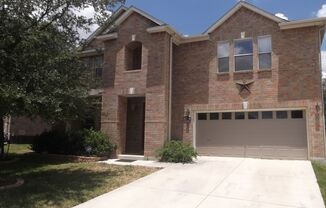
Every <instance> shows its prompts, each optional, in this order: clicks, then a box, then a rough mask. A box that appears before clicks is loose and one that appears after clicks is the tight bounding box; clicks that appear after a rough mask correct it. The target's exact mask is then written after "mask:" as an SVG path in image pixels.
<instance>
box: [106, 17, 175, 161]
mask: <svg viewBox="0 0 326 208" xmlns="http://www.w3.org/2000/svg"><path fill="white" fill-rule="evenodd" d="M153 26H156V24H155V23H153V22H152V21H150V20H148V19H146V18H144V17H143V16H141V15H139V14H136V13H134V14H132V15H131V16H129V17H128V18H127V20H125V21H124V22H123V23H122V24H121V25H119V27H118V28H117V33H118V39H116V40H111V41H106V42H105V52H104V72H103V81H104V93H103V98H102V102H103V103H102V106H103V108H102V130H104V131H106V132H107V133H108V134H109V135H110V137H111V138H112V140H113V141H115V142H116V143H117V144H118V153H122V152H124V150H125V146H124V145H125V137H126V118H127V115H126V114H127V112H126V97H129V96H130V95H129V94H128V89H129V88H134V89H135V94H134V95H132V96H140V97H141V96H142V97H145V141H144V142H145V145H144V146H145V148H144V154H145V155H146V156H152V155H153V154H154V151H155V149H157V148H158V147H160V146H161V145H162V144H163V143H164V141H165V139H166V137H167V125H168V117H167V115H168V91H167V90H168V79H167V77H168V73H169V71H168V70H169V64H168V63H169V40H170V38H169V35H168V34H166V33H158V34H149V33H148V32H147V31H146V29H147V28H149V27H153ZM132 35H135V36H136V41H139V42H141V43H142V67H141V70H136V71H126V62H125V46H126V45H128V44H129V43H130V42H131V41H132Z"/></svg>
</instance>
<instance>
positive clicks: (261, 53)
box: [257, 35, 273, 71]
mask: <svg viewBox="0 0 326 208" xmlns="http://www.w3.org/2000/svg"><path fill="white" fill-rule="evenodd" d="M267 37H269V38H270V40H271V50H270V52H260V51H259V39H263V38H267ZM257 52H258V69H259V71H264V70H270V69H272V65H273V39H272V36H271V35H262V36H257ZM263 54H270V55H271V67H269V68H260V55H263Z"/></svg>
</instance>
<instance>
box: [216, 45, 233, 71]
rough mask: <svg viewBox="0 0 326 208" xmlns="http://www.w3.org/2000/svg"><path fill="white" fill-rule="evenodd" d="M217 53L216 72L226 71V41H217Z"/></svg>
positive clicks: (227, 64)
mask: <svg viewBox="0 0 326 208" xmlns="http://www.w3.org/2000/svg"><path fill="white" fill-rule="evenodd" d="M217 54H218V72H228V71H229V56H230V44H229V43H228V42H221V43H218V45H217Z"/></svg>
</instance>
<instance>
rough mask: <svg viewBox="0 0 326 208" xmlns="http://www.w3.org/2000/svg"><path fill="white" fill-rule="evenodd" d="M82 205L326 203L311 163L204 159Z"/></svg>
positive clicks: (210, 207) (269, 207)
mask: <svg viewBox="0 0 326 208" xmlns="http://www.w3.org/2000/svg"><path fill="white" fill-rule="evenodd" d="M77 207H78V208H85V207H89V208H101V207H103V208H104V207H105V208H107V207H112V208H130V207H132V208H147V207H149V208H161V207H171V208H179V207H184V208H195V207H196V208H197V207H198V208H216V207H223V208H224V207H227V208H242V207H248V208H249V207H250V208H251V207H254V208H258V207H259V208H260V207H261V208H286V207H291V208H294V207H298V208H299V207H300V208H302V207H311V208H322V207H324V204H323V200H322V196H321V193H320V190H319V187H318V184H317V182H316V177H315V174H314V172H313V169H312V166H311V163H310V162H309V161H287V160H260V159H249V158H216V157H200V158H199V159H198V161H197V162H196V164H189V165H181V164H176V165H171V166H169V167H167V168H165V169H163V170H160V171H158V172H156V173H154V174H151V175H149V176H147V177H144V178H141V179H139V180H137V181H135V182H133V183H130V184H128V185H126V186H123V187H121V188H119V189H116V190H114V191H112V192H109V193H107V194H104V195H102V196H99V197H97V198H95V199H92V200H90V201H88V202H86V203H83V204H81V205H79V206H77Z"/></svg>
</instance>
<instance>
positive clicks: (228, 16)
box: [203, 1, 286, 34]
mask: <svg viewBox="0 0 326 208" xmlns="http://www.w3.org/2000/svg"><path fill="white" fill-rule="evenodd" d="M242 7H245V8H247V9H249V10H251V11H254V12H256V13H258V14H260V15H262V16H264V17H266V18H268V19H271V20H273V21H275V22H277V23H281V22H285V21H286V20H284V19H281V18H279V17H277V16H275V15H273V14H270V13H268V12H266V11H264V10H261V9H259V8H257V7H255V6H253V5H251V4H248V3H246V2H242V1H241V2H239V3H238V4H236V5H235V6H234V7H233V8H232V9H230V10H229V11H228V12H227V13H226V14H225V15H224V16H223V17H222V18H220V19H219V20H218V21H217V22H215V23H214V24H213V25H212V26H211V27H209V28H208V29H207V30H206V31H205V32H204V33H203V34H209V33H212V32H213V31H214V30H216V29H217V28H218V27H219V26H221V25H222V24H223V23H224V22H225V21H226V20H227V19H229V18H230V17H231V16H232V15H233V14H234V13H236V12H237V11H238V10H239V9H240V8H242Z"/></svg>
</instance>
